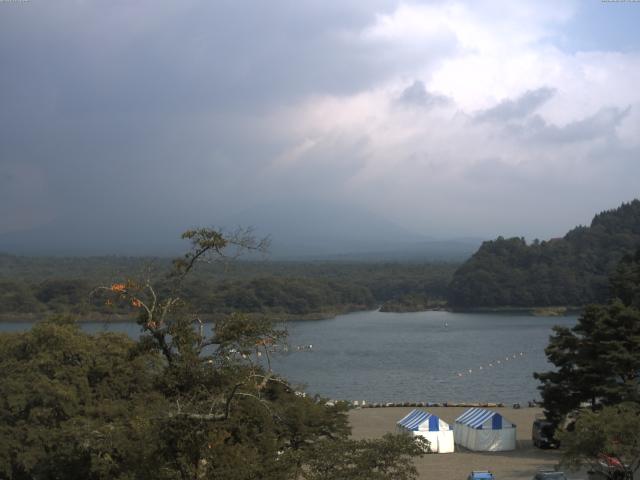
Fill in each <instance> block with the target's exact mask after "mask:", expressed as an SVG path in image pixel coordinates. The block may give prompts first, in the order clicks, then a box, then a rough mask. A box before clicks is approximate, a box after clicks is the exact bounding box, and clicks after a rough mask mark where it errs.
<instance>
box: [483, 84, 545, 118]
mask: <svg viewBox="0 0 640 480" xmlns="http://www.w3.org/2000/svg"><path fill="white" fill-rule="evenodd" d="M555 92H556V91H555V89H553V88H549V87H541V88H538V89H536V90H528V91H526V92H525V93H523V94H522V95H520V96H519V97H518V98H516V99H514V100H512V99H506V100H503V101H502V102H500V103H499V104H498V105H496V106H495V107H492V108H489V109H487V110H482V111H480V112H478V113H477V114H476V115H475V119H476V120H477V121H479V122H486V121H488V122H505V121H509V120H516V119H521V118H524V117H526V116H527V115H530V114H531V113H533V112H534V111H535V110H536V109H538V108H539V107H540V106H541V105H542V104H544V103H545V102H547V101H548V100H550V99H551V97H553V95H554V94H555Z"/></svg>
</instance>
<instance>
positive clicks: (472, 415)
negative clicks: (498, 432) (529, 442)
mask: <svg viewBox="0 0 640 480" xmlns="http://www.w3.org/2000/svg"><path fill="white" fill-rule="evenodd" d="M489 419H492V423H493V425H494V427H493V428H496V427H497V428H502V427H505V428H509V427H515V425H513V424H511V423H509V422H507V421H505V420H504V418H503V417H502V415H500V414H499V413H498V412H493V411H491V410H485V409H484V408H470V409H469V410H467V411H466V412H464V413H463V414H462V415H460V416H459V417H458V418H456V423H459V424H462V425H467V426H468V427H471V428H475V429H481V428H482V426H483V424H484V423H485V422H486V421H487V420H489Z"/></svg>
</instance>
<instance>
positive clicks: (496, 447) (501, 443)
mask: <svg viewBox="0 0 640 480" xmlns="http://www.w3.org/2000/svg"><path fill="white" fill-rule="evenodd" d="M453 432H454V438H455V442H456V443H457V444H458V445H460V446H462V447H465V448H468V449H469V450H474V451H480V452H502V451H504V450H515V448H516V426H515V425H514V424H513V423H511V422H509V421H508V420H507V419H505V418H504V417H503V416H502V415H500V414H499V413H498V412H494V411H492V410H486V409H483V408H470V409H469V410H467V411H466V412H464V413H463V414H462V415H460V416H459V417H458V418H456V423H455V426H454V429H453Z"/></svg>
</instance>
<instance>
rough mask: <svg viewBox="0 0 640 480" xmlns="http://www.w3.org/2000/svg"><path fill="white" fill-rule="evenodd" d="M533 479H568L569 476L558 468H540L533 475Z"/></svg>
mask: <svg viewBox="0 0 640 480" xmlns="http://www.w3.org/2000/svg"><path fill="white" fill-rule="evenodd" d="M533 480H567V476H566V475H565V474H564V472H558V471H557V470H540V471H539V472H538V473H536V474H535V475H534V476H533Z"/></svg>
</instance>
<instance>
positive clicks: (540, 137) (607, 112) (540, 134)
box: [509, 107, 631, 143]
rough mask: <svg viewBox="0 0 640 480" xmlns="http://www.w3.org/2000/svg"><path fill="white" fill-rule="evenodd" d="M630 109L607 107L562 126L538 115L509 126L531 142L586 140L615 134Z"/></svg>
mask: <svg viewBox="0 0 640 480" xmlns="http://www.w3.org/2000/svg"><path fill="white" fill-rule="evenodd" d="M630 111H631V107H627V108H625V109H620V108H616V107H606V108H602V109H600V110H598V111H597V112H596V113H595V114H593V115H590V116H588V117H586V118H583V119H582V120H576V121H574V122H569V123H568V124H566V125H563V126H560V127H559V126H557V125H553V124H550V123H548V122H546V121H545V120H544V119H543V118H541V117H540V116H537V115H536V116H534V117H533V118H531V119H530V120H529V121H527V122H526V123H524V124H523V125H518V126H514V125H511V126H509V131H510V132H511V133H513V134H515V135H517V136H519V137H521V138H522V139H525V140H527V141H529V142H543V143H572V142H584V141H590V140H595V139H598V138H603V137H611V136H614V135H615V132H616V128H617V127H618V126H619V125H620V123H621V122H622V120H624V118H625V117H626V116H627V115H628V114H629V112H630Z"/></svg>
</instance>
